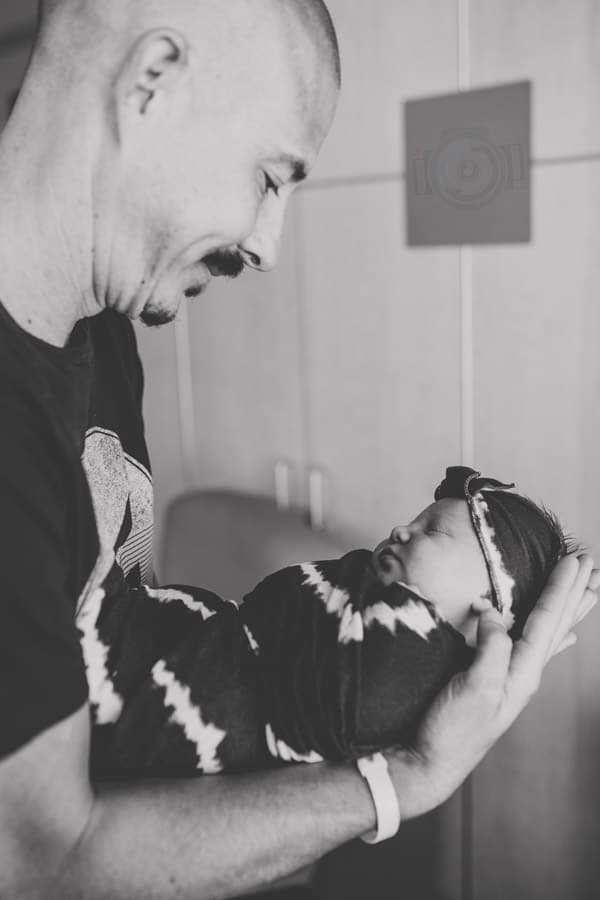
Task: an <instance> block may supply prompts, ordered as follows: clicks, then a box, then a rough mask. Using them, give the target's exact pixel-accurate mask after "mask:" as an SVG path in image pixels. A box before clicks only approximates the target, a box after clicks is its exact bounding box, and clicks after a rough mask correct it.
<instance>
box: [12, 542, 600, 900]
mask: <svg viewBox="0 0 600 900" xmlns="http://www.w3.org/2000/svg"><path fill="white" fill-rule="evenodd" d="M591 568H592V562H591V560H590V559H589V558H583V559H582V560H581V561H577V560H575V559H574V558H570V559H566V560H563V561H561V563H559V565H558V566H557V568H556V570H555V572H554V574H553V576H552V578H551V580H550V581H549V583H548V586H547V588H546V590H545V591H544V594H543V595H542V598H541V599H540V602H539V603H538V606H537V607H536V609H535V610H534V612H533V613H532V614H531V616H530V619H529V623H528V625H527V627H526V629H525V632H524V636H523V638H522V640H521V641H520V642H519V643H518V644H516V645H515V646H514V648H513V647H512V644H511V642H510V640H509V639H508V637H507V635H506V632H505V630H504V628H503V627H502V624H501V622H500V621H499V618H498V617H497V616H496V615H495V614H494V613H493V612H491V613H489V614H485V615H484V616H483V617H482V620H481V626H480V642H479V648H478V653H477V657H476V660H475V662H474V664H473V666H472V667H471V669H469V671H468V672H466V673H463V674H462V675H460V676H457V677H456V678H455V679H453V681H452V682H451V683H450V685H449V686H448V688H447V689H446V690H445V691H444V692H442V694H441V695H440V697H439V698H438V700H437V701H436V702H435V703H434V705H433V707H432V709H431V711H430V713H429V714H428V716H427V718H426V720H425V722H424V724H423V727H422V728H421V731H420V733H419V735H418V739H417V743H416V745H415V748H414V750H412V751H406V750H398V751H396V752H391V753H390V754H389V759H390V763H391V770H392V776H393V779H394V784H395V787H396V791H397V793H398V797H399V802H400V807H401V811H402V814H403V818H404V819H409V818H412V817H413V816H416V815H420V814H422V813H424V812H427V811H428V810H430V809H433V808H434V807H435V806H437V805H439V804H440V803H442V802H443V801H444V800H446V799H447V798H448V797H449V796H450V795H451V794H452V793H453V792H454V790H455V789H456V788H457V787H458V786H459V785H460V784H461V783H462V781H463V780H464V778H465V777H466V776H467V775H468V774H469V773H470V772H471V771H472V770H473V769H474V767H475V766H476V765H477V763H478V762H479V761H480V759H481V758H482V757H483V756H484V755H485V753H486V752H487V750H488V749H489V748H490V747H491V746H492V744H493V743H494V742H495V741H496V740H497V738H498V737H499V736H500V735H501V734H502V733H503V732H504V731H505V730H506V729H507V728H508V727H509V725H510V724H511V723H512V721H513V720H514V719H515V718H516V716H517V715H518V714H519V712H520V711H521V710H522V709H523V707H524V706H525V705H526V704H527V702H528V700H529V699H530V698H531V696H532V695H533V693H534V692H535V690H536V689H537V686H538V684H539V680H540V677H541V673H542V670H543V668H544V665H545V663H546V662H547V660H548V659H549V658H550V656H551V655H552V654H553V653H555V652H557V651H558V650H559V649H560V648H561V646H562V645H563V644H565V642H566V643H567V644H568V643H569V642H570V638H569V634H570V631H571V628H572V626H573V625H574V624H575V623H576V622H577V621H579V620H580V619H581V618H582V616H583V615H584V614H585V613H586V612H587V611H588V607H589V606H590V604H591V603H592V601H593V599H594V598H593V596H592V595H590V592H589V591H586V585H587V584H588V581H589V579H590V573H591ZM591 584H592V586H594V587H596V586H597V576H592V581H591ZM88 750H89V718H88V710H87V708H86V707H84V708H82V709H81V710H79V711H78V712H77V713H76V714H75V715H74V716H72V717H70V718H69V719H67V720H65V721H64V722H62V723H60V724H59V725H57V726H55V727H54V728H51V729H49V730H48V731H46V732H45V733H44V734H42V735H41V736H39V737H38V738H36V739H35V740H33V741H31V742H30V743H29V744H27V745H26V746H25V747H24V748H23V749H22V750H20V751H19V752H18V753H16V754H13V755H12V756H10V757H8V758H7V759H5V760H4V761H3V762H1V763H0V897H2V898H4V897H7V898H8V897H10V898H11V900H25V898H27V900H50V898H51V900H58V898H60V900H70V898H75V897H77V898H78V900H81V898H89V900H96V898H102V900H108V898H115V900H116V898H121V897H127V898H128V900H136V898H143V900H152V898H157V900H158V898H160V900H168V898H174V897H178V898H180V900H186V898H190V900H191V898H194V900H199V898H202V897H207V898H208V897H210V898H219V897H227V896H230V895H232V894H235V893H239V892H241V891H242V890H245V889H249V888H251V887H253V886H258V885H260V884H263V883H264V882H266V881H269V880H271V879H273V878H276V877H278V876H280V875H284V874H286V873H288V872H291V871H293V870H294V869H296V868H298V867H299V866H301V865H303V864H304V863H307V862H310V861H311V860H314V859H316V858H317V857H318V856H320V855H322V854H323V853H325V852H327V851H328V850H330V849H332V848H333V847H335V846H337V845H339V844H341V843H344V842H345V841H347V840H350V839H351V838H353V837H356V836H358V835H360V834H362V833H364V832H366V831H369V830H370V829H371V828H372V827H373V826H374V824H375V823H374V811H373V807H372V803H371V799H370V795H369V792H368V789H367V788H366V786H365V784H364V783H363V781H362V779H361V777H360V776H359V775H358V773H357V772H356V771H355V769H354V767H353V766H350V765H339V766H337V765H330V764H323V765H304V766H294V767H292V768H289V769H283V770H278V771H273V772H267V773H257V774H253V775H243V776H204V777H200V778H198V779H190V780H185V781H183V780H182V781H179V780H172V781H171V780H169V781H164V780H161V781H146V782H139V783H123V784H120V785H114V784H113V785H104V786H102V787H99V788H97V789H96V791H95V792H94V791H93V790H92V788H91V787H90V785H89V782H88V777H87V759H88Z"/></svg>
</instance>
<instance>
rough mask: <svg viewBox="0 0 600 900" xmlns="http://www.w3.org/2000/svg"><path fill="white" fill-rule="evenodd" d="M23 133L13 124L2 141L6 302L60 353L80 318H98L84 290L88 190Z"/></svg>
mask: <svg viewBox="0 0 600 900" xmlns="http://www.w3.org/2000/svg"><path fill="white" fill-rule="evenodd" d="M20 132H21V130H20V129H19V124H18V120H17V122H16V123H15V122H12V121H11V122H10V123H9V125H8V126H7V128H6V129H5V132H4V133H3V135H2V139H1V141H0V196H1V197H2V205H1V206H0V301H1V302H2V304H3V305H4V307H5V308H6V309H7V311H8V312H9V313H10V315H11V316H12V317H13V319H15V321H16V322H17V323H18V324H19V325H20V326H21V328H23V329H25V330H26V331H28V332H29V333H30V334H32V335H34V336H35V337H38V338H40V339H41V340H43V341H46V342H47V343H49V344H54V345H55V346H59V347H61V346H64V345H65V344H66V343H67V341H68V339H69V336H70V334H71V332H72V330H73V328H74V326H75V323H76V322H77V321H78V320H79V319H80V318H82V317H83V316H84V315H86V314H87V315H90V314H91V313H92V312H97V311H99V310H98V309H97V308H94V306H95V301H94V299H93V297H92V290H91V285H90V288H89V291H88V292H87V295H86V290H85V285H86V284H90V281H91V275H90V272H91V267H90V265H89V259H90V258H91V252H90V254H88V260H87V267H86V259H85V258H82V254H81V247H82V246H84V243H83V242H82V237H83V236H84V235H85V234H86V232H87V231H89V228H88V223H87V221H86V218H87V217H86V210H85V203H83V202H81V201H82V200H83V199H84V198H85V187H84V185H81V184H79V185H78V184H77V177H76V173H74V172H73V170H72V169H71V172H69V166H68V161H67V160H64V159H57V164H56V165H54V166H53V165H52V157H51V156H50V160H48V158H46V159H44V158H43V157H42V154H43V152H44V150H46V152H48V151H49V150H50V148H45V147H44V142H43V141H42V140H40V139H39V137H38V136H37V135H31V134H29V133H23V132H21V133H20ZM36 138H37V139H36ZM55 157H58V154H55ZM76 198H78V199H79V202H75V199H76ZM90 245H91V235H90ZM86 268H87V271H86Z"/></svg>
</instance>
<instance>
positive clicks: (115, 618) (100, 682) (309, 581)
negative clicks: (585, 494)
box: [82, 467, 567, 778]
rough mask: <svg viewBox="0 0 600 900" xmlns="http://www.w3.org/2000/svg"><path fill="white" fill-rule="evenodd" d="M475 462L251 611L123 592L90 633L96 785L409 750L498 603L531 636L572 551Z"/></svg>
mask: <svg viewBox="0 0 600 900" xmlns="http://www.w3.org/2000/svg"><path fill="white" fill-rule="evenodd" d="M511 487H512V486H508V485H502V484H501V483H500V482H497V481H494V480H493V479H485V478H481V477H480V475H479V473H478V472H474V470H471V469H465V468H462V467H454V468H452V469H448V470H447V474H446V479H445V480H444V481H443V482H442V484H441V485H440V486H439V488H438V490H437V491H436V502H435V503H433V504H432V505H431V506H429V507H427V509H425V510H424V511H423V512H422V513H420V514H419V516H417V518H416V519H414V520H413V521H412V522H411V523H410V524H409V525H406V526H398V527H396V528H394V530H393V531H392V533H391V535H390V537H389V538H387V539H386V540H384V541H383V542H382V543H381V544H379V545H378V546H377V548H376V549H375V551H374V552H373V553H371V552H370V551H368V550H355V551H352V552H351V553H348V554H346V555H345V556H343V557H342V558H341V559H336V560H327V561H323V562H316V563H305V564H302V565H296V566H291V567H289V568H286V569H283V570H281V571H279V572H276V573H274V574H273V575H270V576H268V577H267V578H266V579H265V580H264V581H262V582H261V583H260V584H259V585H258V586H257V587H256V588H254V590H253V591H251V593H249V594H248V595H246V597H245V598H244V601H243V603H241V604H240V605H237V604H235V603H232V602H229V601H225V600H223V599H221V598H220V597H218V596H217V595H216V594H213V593H211V592H209V591H205V590H202V589H199V588H190V587H183V586H172V587H168V588H160V589H155V590H154V589H150V588H140V589H138V590H134V591H131V590H124V582H123V580H122V575H121V572H120V570H119V569H118V567H116V566H115V567H114V569H113V571H112V573H111V575H110V576H109V578H108V580H107V583H106V585H105V592H106V593H105V597H104V601H103V603H102V607H101V610H100V614H99V616H98V618H97V620H96V622H95V623H94V627H93V628H92V629H90V628H89V627H88V629H87V630H86V632H85V633H84V634H83V635H82V647H83V650H84V657H85V660H86V666H87V670H88V682H89V684H90V705H91V710H92V720H93V728H92V754H91V767H92V773H93V774H94V776H95V777H96V778H100V777H110V778H115V777H120V776H125V777H128V778H131V777H132V776H135V775H139V776H148V775H162V776H165V775H173V776H183V775H185V776H189V775H199V774H203V773H214V772H220V771H243V770H249V769H254V768H262V767H267V766H273V765H279V764H281V763H288V762H315V761H319V760H322V759H328V760H352V759H356V758H358V757H360V756H363V755H365V754H367V753H371V752H374V751H376V750H381V749H384V748H386V747H389V746H393V745H396V744H408V743H410V740H411V737H412V735H413V734H414V731H415V729H416V728H417V727H418V724H419V722H420V720H421V718H422V716H423V714H424V712H425V710H426V709H427V706H428V705H429V703H430V702H431V700H432V699H433V697H434V696H435V695H436V694H437V693H438V692H439V690H440V689H441V688H442V687H443V685H444V684H445V683H446V682H447V681H448V680H449V679H450V678H451V677H452V675H454V674H455V673H456V672H457V671H460V670H461V669H464V668H466V667H467V666H468V664H469V662H470V660H471V659H472V654H473V651H472V647H471V646H470V645H473V644H474V640H475V633H476V627H477V617H478V615H479V614H480V613H481V611H482V610H483V609H484V608H486V607H487V606H488V605H489V604H490V603H491V604H493V605H494V606H496V607H497V608H498V609H499V610H500V612H501V613H502V616H503V618H504V620H505V622H506V624H507V627H508V628H510V629H511V634H512V635H513V637H518V636H519V634H520V632H521V630H522V627H523V624H524V622H525V619H526V617H527V614H528V613H529V611H530V610H531V608H532V606H533V604H534V603H535V600H536V599H537V596H538V595H539V593H540V591H541V589H542V587H543V585H544V583H545V580H546V577H547V574H548V572H549V571H550V569H551V568H552V566H553V565H554V564H555V563H556V561H557V560H558V559H559V558H560V556H562V555H563V554H564V553H565V552H567V544H566V541H565V538H564V536H563V534H562V530H561V529H560V526H559V525H558V523H557V522H556V519H554V518H553V517H552V516H550V515H549V514H547V513H546V512H545V511H543V510H541V509H539V508H538V507H536V506H535V505H534V504H532V503H531V502H530V501H528V500H526V499H525V498H523V497H521V496H520V495H518V494H516V493H514V492H512V490H511V489H510V488H511Z"/></svg>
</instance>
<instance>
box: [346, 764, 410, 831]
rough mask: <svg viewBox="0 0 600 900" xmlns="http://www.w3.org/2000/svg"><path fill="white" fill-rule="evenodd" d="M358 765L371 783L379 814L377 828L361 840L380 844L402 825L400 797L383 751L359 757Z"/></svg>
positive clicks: (377, 813)
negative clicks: (397, 794)
mask: <svg viewBox="0 0 600 900" xmlns="http://www.w3.org/2000/svg"><path fill="white" fill-rule="evenodd" d="M356 766H357V768H358V771H359V772H360V774H361V775H362V777H363V778H364V779H365V781H366V782H367V784H368V785H369V790H370V791H371V797H372V798H373V804H374V806H375V813H376V815H377V828H376V829H375V831H370V832H369V833H368V834H363V836H362V837H361V840H362V841H364V842H365V843H366V844H378V843H379V842H380V841H385V840H387V839H388V838H391V837H394V835H395V834H396V832H397V831H398V829H399V827H400V807H399V805H398V797H397V796H396V791H395V789H394V785H393V784H392V779H391V778H390V771H389V768H388V764H387V760H386V758H385V756H383V755H382V754H381V753H375V754H373V756H363V757H362V759H357V760H356Z"/></svg>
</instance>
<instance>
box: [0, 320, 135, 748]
mask: <svg viewBox="0 0 600 900" xmlns="http://www.w3.org/2000/svg"><path fill="white" fill-rule="evenodd" d="M141 394H142V375H141V366H140V363H139V359H138V357H137V352H136V347H135V338H134V336H133V330H132V328H131V324H130V323H129V322H127V320H125V318H124V317H122V316H119V315H117V314H116V313H113V312H105V313H102V314H100V315H99V316H96V317H94V318H93V319H90V320H87V321H84V322H80V323H79V324H78V325H77V326H76V328H75V329H74V331H73V334H72V335H71V339H70V340H69V343H68V344H67V346H66V347H64V348H57V347H54V346H51V345H49V344H46V343H45V342H43V341H41V340H38V339H37V338H34V337H32V336H31V335H29V334H28V333H27V332H25V331H24V330H23V329H21V328H20V327H19V326H18V325H17V324H16V322H15V321H14V320H13V319H12V318H11V317H10V316H9V314H8V313H7V312H6V310H5V309H4V308H3V307H2V306H1V305H0V422H1V423H2V424H1V426H0V427H1V437H0V577H1V579H2V581H1V584H2V586H1V588H0V758H1V757H3V756H5V755H7V754H8V753H11V752H13V751H15V750H16V749H18V748H19V747H21V746H22V745H23V744H24V743H26V742H27V741H28V740H30V739H31V738H33V737H34V736H36V735H37V734H39V733H40V732H42V731H44V730H45V729H46V728H48V727H50V726H51V725H53V724H56V723H57V722H58V721H60V720H61V719H63V718H66V717H67V716H69V715H71V714H72V713H73V712H75V710H76V709H78V708H79V707H80V706H81V705H82V704H83V703H84V702H85V700H86V698H87V696H88V685H87V679H86V671H85V665H84V661H83V655H82V651H81V646H80V638H81V634H80V631H79V630H78V628H77V625H76V619H75V614H76V609H77V605H78V600H79V598H80V596H81V594H82V591H84V588H86V589H87V590H90V589H92V588H93V587H94V585H93V582H90V575H91V573H92V572H93V571H94V567H95V564H96V560H97V559H98V555H99V546H100V542H99V540H98V535H99V534H100V537H101V538H102V541H103V543H104V544H105V545H106V542H107V541H111V542H112V546H113V547H114V548H115V550H116V554H117V561H118V562H119V563H120V565H121V566H122V568H123V569H124V571H125V573H126V575H127V576H128V578H129V579H130V581H131V582H132V583H139V581H140V580H144V577H147V575H148V573H149V571H150V555H149V553H150V551H149V547H150V546H151V539H152V528H151V521H152V499H151V498H152V491H151V481H150V474H149V465H148V457H147V452H146V447H145V442H144V434H143V424H142V416H141ZM82 458H83V463H84V464H83V465H82ZM84 467H85V468H84ZM86 473H87V476H88V477H86ZM88 478H89V483H88ZM90 485H91V492H90ZM92 495H93V498H92ZM94 509H95V511H96V514H94ZM96 519H97V520H98V523H96ZM100 574H101V573H100V572H99V573H98V576H99V577H100Z"/></svg>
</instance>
